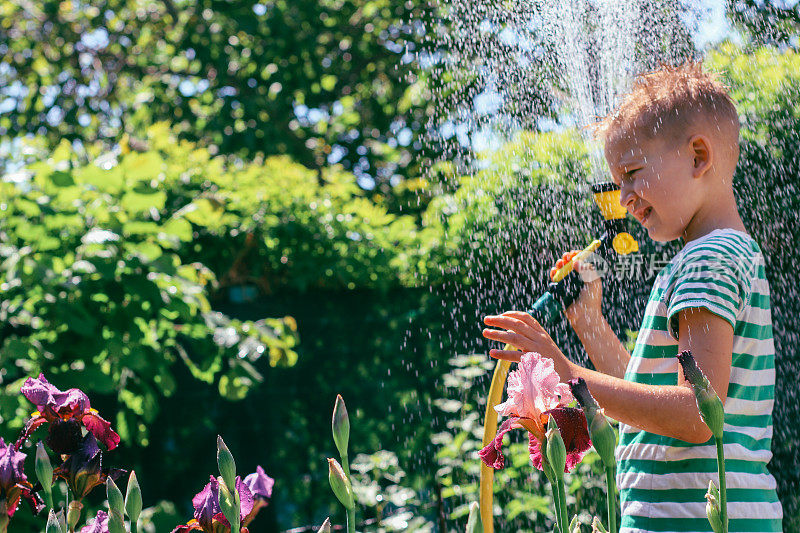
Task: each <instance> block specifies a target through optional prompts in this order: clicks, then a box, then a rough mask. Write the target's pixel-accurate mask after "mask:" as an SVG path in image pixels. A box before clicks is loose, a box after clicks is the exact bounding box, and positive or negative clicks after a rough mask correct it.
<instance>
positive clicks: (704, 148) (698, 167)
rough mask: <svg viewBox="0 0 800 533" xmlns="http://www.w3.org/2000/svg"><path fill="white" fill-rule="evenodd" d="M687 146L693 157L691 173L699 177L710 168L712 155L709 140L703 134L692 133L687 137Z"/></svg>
mask: <svg viewBox="0 0 800 533" xmlns="http://www.w3.org/2000/svg"><path fill="white" fill-rule="evenodd" d="M689 147H690V149H691V150H692V157H693V158H694V159H693V165H692V175H693V176H694V177H695V178H700V177H702V176H703V175H704V174H705V173H706V172H708V170H709V169H710V168H711V163H712V161H713V155H714V154H713V151H712V149H711V142H710V141H709V139H708V137H706V136H705V135H693V136H692V138H691V139H689Z"/></svg>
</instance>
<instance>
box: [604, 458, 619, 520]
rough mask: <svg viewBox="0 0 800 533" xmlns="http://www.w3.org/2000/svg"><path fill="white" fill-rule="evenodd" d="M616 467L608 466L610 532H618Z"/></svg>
mask: <svg viewBox="0 0 800 533" xmlns="http://www.w3.org/2000/svg"><path fill="white" fill-rule="evenodd" d="M614 470H615V468H614V467H613V466H607V467H606V490H607V494H606V497H607V500H608V531H609V532H610V533H617V505H616V504H617V482H616V480H615V479H614V477H615V472H614Z"/></svg>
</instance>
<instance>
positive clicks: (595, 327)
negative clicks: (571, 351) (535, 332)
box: [569, 314, 631, 378]
mask: <svg viewBox="0 0 800 533" xmlns="http://www.w3.org/2000/svg"><path fill="white" fill-rule="evenodd" d="M569 323H570V325H571V326H572V329H573V330H574V331H575V334H576V335H577V336H578V338H579V339H580V340H581V344H583V348H584V349H585V350H586V353H587V354H588V355H589V359H591V361H592V363H593V364H594V367H595V368H596V369H597V370H598V371H600V372H602V373H603V374H608V375H610V376H614V377H617V378H622V377H623V376H625V369H626V368H627V367H628V361H630V359H631V354H630V353H629V352H628V350H627V348H625V345H623V344H622V342H620V340H619V337H617V334H616V333H614V330H612V329H611V326H610V325H609V324H608V321H607V320H606V317H604V316H603V315H602V314H579V315H575V316H574V317H569Z"/></svg>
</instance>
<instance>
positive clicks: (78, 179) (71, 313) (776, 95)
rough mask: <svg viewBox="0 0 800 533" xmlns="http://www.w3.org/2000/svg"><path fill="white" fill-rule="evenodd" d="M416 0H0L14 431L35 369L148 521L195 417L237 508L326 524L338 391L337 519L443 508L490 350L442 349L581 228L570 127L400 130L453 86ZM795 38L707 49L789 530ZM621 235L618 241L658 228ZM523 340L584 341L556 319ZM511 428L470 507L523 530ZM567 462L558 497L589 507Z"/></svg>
mask: <svg viewBox="0 0 800 533" xmlns="http://www.w3.org/2000/svg"><path fill="white" fill-rule="evenodd" d="M435 7H436V6H434V5H431V4H428V3H426V2H416V1H410V2H405V3H396V2H395V3H391V2H384V1H382V0H337V1H327V0H326V1H323V2H306V3H303V2H300V3H298V2H293V3H288V2H281V1H276V2H268V3H263V4H256V3H248V2H243V3H240V4H237V5H236V6H233V8H232V7H231V6H230V5H228V4H227V3H221V2H215V1H205V2H198V3H195V4H192V5H188V4H184V3H181V2H170V1H166V2H162V3H159V4H154V3H150V2H145V1H134V0H126V1H118V0H107V1H105V2H101V3H96V2H93V3H92V5H91V6H88V7H87V9H82V10H79V9H75V5H73V4H72V3H70V2H38V3H35V4H34V3H12V2H2V3H0V15H1V17H0V52H2V54H0V57H2V59H0V67H2V68H0V79H2V81H3V86H2V89H0V93H1V94H2V96H3V98H4V99H5V100H4V103H3V105H4V107H3V109H6V111H3V112H2V113H0V137H2V140H3V144H2V150H3V151H4V153H6V154H8V155H9V157H7V158H6V159H5V160H4V161H3V165H4V166H3V170H4V179H3V181H2V182H0V293H2V294H1V297H0V379H1V381H0V386H1V387H2V394H0V419H1V420H2V428H0V435H2V436H3V437H4V438H6V439H7V440H9V439H14V438H15V437H16V434H17V432H18V430H19V428H20V427H21V426H22V424H23V423H24V421H25V419H26V417H27V416H29V414H30V411H31V406H30V405H29V404H28V403H27V402H26V401H25V400H24V399H21V398H20V396H19V395H18V394H17V391H18V390H19V386H20V384H21V382H22V381H23V380H24V379H25V377H27V376H31V375H35V374H38V373H39V372H44V373H45V374H46V376H47V377H48V378H49V379H50V380H51V381H53V382H54V383H55V384H57V385H58V386H59V387H61V388H66V387H73V386H76V387H81V388H82V389H84V390H86V391H87V393H89V395H90V397H91V398H92V403H93V406H95V407H97V408H98V409H99V410H100V411H101V413H102V414H104V415H106V416H107V417H109V418H110V419H111V420H112V422H113V424H114V426H115V428H116V429H117V430H118V431H120V433H121V434H122V437H123V445H122V446H121V447H120V449H119V450H118V451H115V452H114V453H113V454H109V455H108V457H107V461H108V462H109V463H111V464H113V465H114V466H124V467H126V468H135V469H136V471H137V474H138V475H139V479H140V481H141V483H142V485H143V488H144V496H145V504H146V505H147V506H153V510H152V512H151V514H152V515H153V520H154V523H155V524H156V525H155V527H156V530H157V531H162V530H170V529H171V528H172V527H173V526H174V525H176V524H178V523H181V522H185V521H186V520H187V519H188V518H189V517H190V515H191V506H190V501H191V497H192V496H193V495H194V494H195V493H196V492H198V491H199V490H200V489H201V488H202V486H203V484H204V483H205V482H206V481H207V476H208V474H209V473H211V472H213V471H214V470H215V466H214V443H215V436H216V434H217V433H219V434H222V435H223V436H224V437H225V440H226V442H227V443H228V446H229V447H230V448H231V450H232V451H233V453H234V455H235V456H236V458H237V464H238V465H239V468H240V470H241V471H242V472H243V473H247V472H250V471H253V470H254V469H255V466H256V465H257V464H260V465H262V466H264V468H265V469H266V471H267V472H268V473H269V474H270V475H272V476H274V477H275V478H276V486H275V494H274V498H273V501H272V504H271V505H270V506H269V507H268V508H267V510H266V511H264V512H263V515H264V516H260V517H259V519H258V520H259V522H257V523H256V524H257V525H258V527H259V528H260V529H257V530H258V531H278V530H283V529H288V528H290V527H293V526H300V525H312V524H315V525H318V524H319V523H320V522H321V521H322V520H323V519H324V517H325V516H327V515H332V516H333V517H334V518H335V521H339V522H341V521H342V520H343V516H342V513H341V510H340V508H339V507H337V505H336V504H335V502H334V498H333V497H332V495H331V494H330V491H329V488H328V486H327V470H326V468H325V457H328V456H334V446H333V442H332V440H331V439H330V433H329V431H330V410H331V408H332V406H333V400H334V398H335V394H336V393H342V394H343V396H344V397H345V399H346V401H347V404H348V407H349V410H350V415H351V426H352V437H351V442H352V452H351V457H353V458H355V462H356V464H357V465H358V469H356V470H357V471H358V472H359V476H360V478H359V497H360V501H361V503H362V505H363V506H364V510H363V514H362V516H363V518H364V519H365V520H368V521H369V522H368V523H367V525H366V526H365V529H367V530H374V531H378V530H387V531H391V530H402V529H403V528H404V526H402V524H403V523H405V524H406V526H405V527H406V528H414V527H416V528H420V529H422V530H450V529H458V528H459V527H460V524H461V523H463V520H464V515H465V512H466V508H467V505H468V503H469V502H471V501H473V500H474V499H475V491H476V488H477V472H478V462H477V459H476V457H475V454H474V452H475V451H476V449H477V447H478V444H479V438H480V433H479V429H480V420H481V416H482V415H481V413H482V410H483V408H484V404H483V402H484V401H485V400H484V399H483V398H482V395H483V393H484V392H485V389H486V387H487V385H488V370H489V369H490V368H491V363H490V362H488V361H487V360H486V358H485V356H482V355H457V354H466V353H475V352H481V353H482V352H485V351H486V349H487V347H488V346H487V345H486V344H485V343H483V342H482V341H480V340H478V335H479V329H480V328H479V320H480V317H482V316H483V315H484V314H485V313H488V312H497V311H500V310H503V309H507V308H511V307H517V308H520V307H525V306H526V305H527V304H529V303H530V302H531V301H533V299H535V297H536V295H537V294H538V293H539V292H540V291H541V289H542V288H543V286H544V280H545V272H546V271H547V270H548V269H549V266H550V263H551V262H552V259H553V258H555V257H556V256H557V255H558V254H560V253H561V252H562V251H563V250H566V249H568V248H571V247H574V246H576V245H577V244H580V243H583V242H585V241H586V240H587V239H588V238H590V237H591V236H592V235H594V234H595V233H596V232H597V231H598V230H599V224H598V221H597V220H596V218H597V217H596V216H595V215H594V211H593V209H594V208H593V206H592V205H591V203H590V200H589V198H588V195H587V194H586V188H585V186H584V184H585V182H586V181H587V180H588V176H589V169H590V165H589V156H590V155H591V147H587V146H586V145H585V144H584V143H583V141H582V140H581V138H580V137H579V136H578V135H577V134H576V133H571V132H568V131H556V132H534V131H529V132H521V133H520V134H518V135H517V136H516V137H514V138H513V139H510V140H509V141H508V142H507V143H506V144H505V145H504V146H503V147H502V148H501V149H500V150H498V151H497V152H496V153H494V154H487V156H486V158H485V159H484V163H483V165H484V168H482V169H481V170H476V171H475V172H471V173H468V172H463V169H462V167H460V166H458V164H457V163H456V161H447V160H446V159H445V158H443V157H442V154H441V153H440V152H437V150H439V149H441V147H437V146H436V145H435V144H429V143H425V142H421V140H422V138H423V137H424V136H425V132H426V127H427V126H426V125H427V124H428V121H429V120H430V118H431V116H432V115H433V114H434V111H433V110H432V109H433V106H435V105H436V101H435V99H434V97H433V95H434V94H436V95H437V97H440V98H441V99H442V101H444V100H446V99H447V98H451V99H457V98H458V97H459V95H462V96H463V94H466V93H465V92H459V91H466V90H467V89H466V87H465V86H462V87H460V88H457V89H458V90H455V89H453V87H452V84H448V83H447V82H443V81H442V79H439V78H437V77H436V76H434V71H432V70H430V69H426V68H424V67H422V66H421V64H420V62H419V59H420V58H421V57H424V56H425V54H427V53H432V50H431V46H432V45H431V39H430V38H431V36H430V34H429V33H427V32H429V31H431V28H433V27H436V24H439V22H437V23H435V24H434V21H435V20H437V19H436V13H435ZM784 14H785V13H784ZM737 20H738V19H737ZM415 21H418V22H419V21H421V22H422V23H426V24H428V25H425V24H423V25H422V26H420V25H419V24H417V22H415ZM441 24H444V23H441ZM445 25H446V24H445ZM787 27H790V26H787ZM102 30H105V33H103V31H102ZM787 31H789V30H787ZM790 33H791V32H790ZM87 34H89V35H93V38H94V40H92V39H86V38H83V39H82V36H86V35H87ZM106 41H107V42H106ZM98 42H99V43H104V44H103V45H102V46H100V45H98V44H97V43H98ZM408 53H411V55H412V56H413V55H414V54H415V53H418V54H419V55H418V56H416V57H415V59H414V60H413V61H412V60H410V59H408V56H407V54H408ZM798 57H799V56H798V54H797V53H796V52H794V51H792V50H791V49H787V48H784V49H778V48H753V49H752V50H751V49H739V48H736V47H733V46H731V45H723V46H721V47H719V49H718V50H716V51H713V52H712V53H710V54H709V57H708V61H707V64H708V66H709V67H710V68H712V69H715V70H720V71H724V76H725V79H726V81H727V82H728V83H729V84H730V85H731V90H732V94H733V96H734V98H735V100H736V101H737V105H738V106H739V110H740V113H741V115H742V116H743V121H744V122H743V125H744V129H743V135H742V162H741V164H740V167H739V172H738V174H737V177H736V183H737V188H738V192H739V200H740V205H741V208H742V212H743V214H744V216H745V218H746V222H747V224H748V227H749V228H750V229H751V231H752V233H753V235H754V237H755V238H756V240H757V241H758V242H759V243H760V244H761V245H762V248H763V250H764V253H765V258H766V260H767V273H768V276H769V280H770V284H771V287H772V292H773V317H774V323H775V333H776V353H778V354H779V355H778V358H777V371H778V400H777V403H776V416H775V420H776V424H775V441H774V453H775V459H774V462H773V471H774V473H775V475H776V478H777V479H778V481H779V488H780V496H781V499H782V501H783V504H784V511H785V514H786V517H787V518H786V521H785V523H784V527H785V528H786V530H795V529H798V528H800V506H798V501H797V494H798V491H797V487H798V483H800V470H798V467H797V464H800V457H798V455H797V454H798V453H799V452H798V450H800V447H798V446H797V443H798V441H800V438H799V436H798V429H797V428H796V427H794V426H793V425H792V424H787V423H786V421H788V420H793V419H795V418H796V416H797V415H798V413H797V410H798V408H797V402H796V401H794V400H795V399H796V391H794V389H793V388H792V387H793V386H794V383H795V381H794V379H793V376H796V375H797V372H798V370H800V368H799V367H800V359H798V356H797V353H796V350H795V349H794V346H797V344H798V341H800V339H798V338H797V337H798V333H797V332H798V331H800V324H798V321H797V318H796V316H794V313H793V312H792V310H793V309H796V308H797V307H798V306H799V305H800V301H798V299H799V298H800V296H798V294H797V290H796V287H794V280H795V279H796V277H795V276H793V272H794V266H793V260H794V255H795V254H791V253H787V252H786V250H791V249H793V245H794V243H796V242H798V237H800V235H797V233H798V229H797V224H796V213H797V211H798V207H800V206H798V205H797V203H798V200H797V198H798V194H797V193H798V191H797V190H796V187H797V176H798V175H800V140H799V139H798V133H797V132H798V131H800V115H799V114H798V111H797V109H798V107H797V102H798V101H800V95H798V94H797V91H798V89H797V88H798V87H800V83H798V82H800V79H798V76H800V75H799V74H798V72H800V68H799V67H800V59H798ZM544 67H546V65H544V66H543V68H544ZM451 81H452V80H451ZM473 81H474V80H473ZM437 84H439V85H437ZM54 88H55V89H54ZM87 88H90V89H91V90H89V89H87ZM451 89H452V90H453V92H448V91H450V90H451ZM542 98H543V105H544V106H545V107H547V105H550V104H551V103H552V102H550V103H548V102H547V101H546V100H547V99H546V98H545V97H544V96H542ZM8 101H13V102H12V103H13V106H12V105H11V104H8V103H5V102H8ZM298 106H303V108H305V111H304V110H303V108H300V109H298ZM311 109H314V110H317V111H318V112H316V111H315V112H314V113H312V114H311V115H309V114H308V111H309V110H311ZM548 112H552V110H550V111H548ZM303 117H305V118H303ZM405 128H408V131H404V130H405ZM401 131H404V133H403V134H402V135H400V132H401ZM401 139H403V140H402V142H401ZM337 146H338V147H340V148H341V149H342V150H343V152H338V150H339V148H336V147H337ZM334 152H336V153H340V154H343V155H341V157H340V158H339V159H338V160H335V159H334V158H331V159H329V155H330V154H332V153H334ZM434 160H438V162H437V163H436V164H433V163H432V162H433V161H434ZM337 162H338V164H337ZM365 174H369V175H371V176H372V179H374V180H375V182H376V187H375V188H374V189H368V188H365V187H363V185H364V183H365V182H364V180H363V178H364V175H365ZM634 232H635V234H636V236H637V237H638V238H639V241H640V243H641V244H642V255H643V256H648V255H649V254H660V253H666V254H669V253H672V252H674V250H675V245H674V244H673V245H669V246H656V245H654V244H653V243H650V242H648V240H647V239H646V236H645V235H643V234H642V233H641V232H640V231H639V230H638V228H636V229H634ZM649 289H650V286H649V283H648V279H647V277H646V276H645V277H644V278H642V281H636V282H634V281H632V280H623V281H615V282H611V283H610V284H608V286H607V287H606V288H605V294H606V296H605V298H606V309H607V312H608V314H609V319H610V321H611V322H612V325H613V326H614V327H615V329H616V330H617V331H619V332H624V331H626V330H635V329H636V328H637V327H638V319H639V317H640V316H641V312H642V310H643V309H642V305H643V303H644V300H645V299H646V294H647V293H648V292H649ZM632 301H633V302H634V303H633V304H632V303H631V302H632ZM552 333H553V335H554V336H555V337H556V338H557V339H558V340H559V342H560V343H561V344H562V345H563V347H564V349H565V351H567V353H569V354H571V355H572V356H573V357H575V358H578V359H582V358H585V356H583V355H582V351H581V349H580V345H579V343H578V342H577V339H576V338H575V337H574V335H572V333H571V332H570V331H567V330H566V329H565V328H564V327H563V324H562V325H558V326H555V327H554V329H553V330H552ZM511 450H512V451H511V454H510V463H511V465H510V467H509V468H508V469H507V470H506V471H504V472H503V473H502V474H499V479H500V480H501V481H502V483H498V484H497V487H496V492H497V495H496V498H497V502H498V503H499V504H500V505H498V506H497V508H496V509H495V513H496V515H497V519H498V520H499V521H500V522H498V523H500V524H501V525H502V526H503V527H508V528H517V529H519V528H532V529H533V528H535V529H537V530H538V529H541V528H545V527H550V526H551V522H550V520H551V519H550V517H549V515H548V513H549V512H550V511H549V509H550V500H549V495H548V493H547V490H548V489H546V487H545V486H544V484H543V483H542V480H541V479H540V478H539V476H538V472H535V471H532V469H531V468H530V467H529V466H528V458H527V453H526V450H525V445H524V443H522V442H519V443H514V444H512V446H511ZM165 465H169V467H168V468H165ZM595 466H596V464H595V458H594V456H592V455H590V456H589V457H588V459H587V460H586V461H585V463H584V464H583V465H582V466H581V472H580V475H577V476H573V477H572V478H571V479H570V487H569V490H570V498H571V499H572V501H573V502H575V504H576V505H579V506H580V507H581V508H582V509H584V510H585V511H587V513H596V514H602V513H601V511H600V510H601V509H602V500H601V496H602V485H601V484H600V478H599V476H597V473H596V472H594V468H595ZM593 472H594V473H593ZM378 494H381V495H382V496H383V495H385V498H383V499H382V500H381V501H378V499H377V495H378ZM93 496H94V498H93V500H92V501H91V502H90V504H91V506H95V507H97V506H99V505H100V504H101V500H102V497H101V496H100V495H99V494H95V495H93ZM87 511H88V509H87ZM24 513H25V511H21V512H20V514H24ZM411 517H417V518H416V521H412V519H411ZM378 518H383V519H384V520H383V522H382V523H381V524H382V525H378V524H377V522H375V520H376V519H378ZM583 518H588V514H586V515H585V516H584V517H583ZM20 520H21V521H23V522H21V523H25V522H24V521H25V520H28V521H30V519H29V518H25V517H21V518H20ZM409 521H411V523H410V525H408V524H409ZM381 528H383V529H381ZM254 531H256V529H254Z"/></svg>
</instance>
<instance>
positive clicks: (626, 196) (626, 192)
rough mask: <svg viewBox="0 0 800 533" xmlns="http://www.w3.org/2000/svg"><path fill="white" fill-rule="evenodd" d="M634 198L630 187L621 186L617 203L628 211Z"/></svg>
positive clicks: (634, 194) (634, 195)
mask: <svg viewBox="0 0 800 533" xmlns="http://www.w3.org/2000/svg"><path fill="white" fill-rule="evenodd" d="M635 200H636V193H634V192H633V188H632V187H622V188H620V193H619V205H621V206H622V207H624V208H626V209H628V210H629V211H630V209H631V207H630V206H632V205H633V202H634V201H635Z"/></svg>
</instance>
